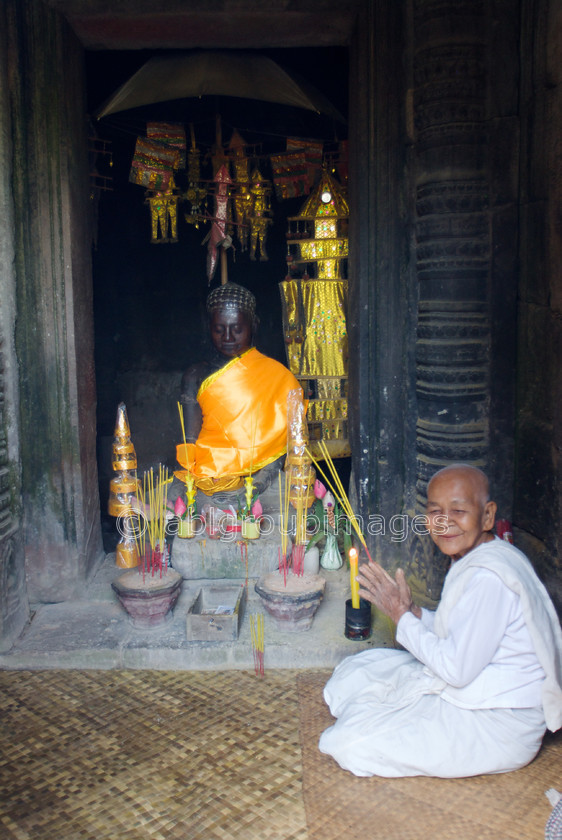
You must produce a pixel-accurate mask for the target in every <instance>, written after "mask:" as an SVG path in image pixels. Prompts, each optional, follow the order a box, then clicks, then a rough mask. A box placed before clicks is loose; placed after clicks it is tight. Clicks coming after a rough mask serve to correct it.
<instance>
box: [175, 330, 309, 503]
mask: <svg viewBox="0 0 562 840" xmlns="http://www.w3.org/2000/svg"><path fill="white" fill-rule="evenodd" d="M297 389H298V390H301V386H300V384H299V382H298V381H297V379H296V378H295V377H294V376H293V374H292V373H291V372H290V371H289V370H288V369H287V368H286V367H285V366H284V365H282V364H280V363H279V362H277V361H275V359H270V358H269V357H268V356H264V355H263V354H262V353H260V352H259V350H256V348H255V347H252V348H250V350H247V351H246V352H245V353H243V354H242V356H239V357H237V358H235V359H232V360H231V361H230V362H228V363H227V364H226V365H224V367H222V368H221V369H220V370H218V371H216V373H213V374H211V376H209V377H207V379H205V380H204V381H203V382H202V383H201V387H200V388H199V391H198V393H197V401H198V402H199V405H200V406H201V412H202V414H203V425H202V427H201V432H200V433H199V437H198V438H197V441H196V443H188V444H186V445H184V444H180V445H179V446H177V459H178V461H179V463H180V464H181V465H182V467H184V469H186V470H187V469H189V470H190V472H191V474H192V475H193V477H194V479H195V484H196V486H197V487H198V488H199V489H200V490H202V491H203V492H204V493H206V494H207V495H210V494H212V493H216V492H218V491H224V490H236V489H238V488H240V487H242V486H243V484H244V476H246V475H249V474H250V473H255V472H256V471H257V470H260V469H262V468H263V467H265V466H267V464H270V463H271V462H272V461H275V460H276V459H277V458H280V457H281V456H282V455H284V454H285V452H286V451H287V395H288V393H289V391H293V390H297ZM175 475H176V476H177V477H178V478H180V479H182V480H184V479H185V475H186V473H185V472H184V471H179V472H176V473H175Z"/></svg>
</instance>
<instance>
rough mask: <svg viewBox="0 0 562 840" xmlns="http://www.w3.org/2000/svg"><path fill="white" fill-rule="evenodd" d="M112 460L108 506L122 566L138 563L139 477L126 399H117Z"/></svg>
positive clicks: (118, 558)
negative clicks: (115, 520) (123, 400)
mask: <svg viewBox="0 0 562 840" xmlns="http://www.w3.org/2000/svg"><path fill="white" fill-rule="evenodd" d="M111 464H112V467H113V470H114V471H115V472H116V473H117V475H116V476H115V478H112V479H111V481H110V483H109V501H108V505H107V509H108V513H109V515H110V516H115V517H117V529H118V530H119V533H120V534H121V539H120V540H119V542H118V543H117V547H116V549H115V563H116V565H117V566H118V567H119V568H121V569H130V568H133V567H134V566H138V563H139V558H138V555H137V550H136V545H135V540H134V528H135V525H136V521H135V516H134V503H135V499H136V493H137V489H138V486H139V481H138V478H137V476H136V469H137V454H136V452H135V447H134V446H133V442H132V440H131V430H130V428H129V420H128V417H127V409H126V407H125V403H120V404H119V406H118V408H117V418H116V421H115V431H114V433H113V451H112V455H111Z"/></svg>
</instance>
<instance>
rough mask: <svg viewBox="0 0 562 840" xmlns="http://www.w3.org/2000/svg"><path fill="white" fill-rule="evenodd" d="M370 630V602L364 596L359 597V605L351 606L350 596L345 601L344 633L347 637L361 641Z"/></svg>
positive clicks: (366, 637) (367, 636) (369, 633)
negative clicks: (356, 606)
mask: <svg viewBox="0 0 562 840" xmlns="http://www.w3.org/2000/svg"><path fill="white" fill-rule="evenodd" d="M371 632H372V620H371V604H370V603H369V601H366V600H365V599H364V598H360V599H359V607H358V608H355V607H353V606H352V603H351V598H348V600H347V601H346V602H345V635H346V638H348V639H354V640H355V641H362V640H363V639H368V638H369V636H370V635H371Z"/></svg>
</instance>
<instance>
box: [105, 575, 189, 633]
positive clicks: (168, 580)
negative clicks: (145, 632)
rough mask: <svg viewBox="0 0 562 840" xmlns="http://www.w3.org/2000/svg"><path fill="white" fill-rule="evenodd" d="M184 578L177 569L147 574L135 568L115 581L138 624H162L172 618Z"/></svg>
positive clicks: (146, 627)
mask: <svg viewBox="0 0 562 840" xmlns="http://www.w3.org/2000/svg"><path fill="white" fill-rule="evenodd" d="M182 583H183V577H182V576H181V575H180V574H179V572H176V571H175V569H166V570H165V571H163V572H162V574H160V572H156V573H155V574H154V575H150V574H148V573H147V574H145V575H144V580H143V574H142V572H140V571H139V570H138V569H132V570H131V571H129V572H125V574H123V575H121V576H120V577H118V578H117V580H114V581H113V583H112V584H111V587H112V589H113V590H114V592H115V594H116V595H117V598H118V599H119V602H120V603H121V606H122V607H123V608H124V610H125V611H126V612H127V614H128V615H129V618H130V619H131V621H132V623H133V624H134V625H135V627H138V628H140V629H151V628H153V627H159V626H160V625H162V624H164V623H165V622H166V621H169V620H170V619H171V617H172V610H173V608H174V606H175V604H176V601H177V600H178V598H179V594H180V590H181V586H182Z"/></svg>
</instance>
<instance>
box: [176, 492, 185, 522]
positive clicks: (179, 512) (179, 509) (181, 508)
mask: <svg viewBox="0 0 562 840" xmlns="http://www.w3.org/2000/svg"><path fill="white" fill-rule="evenodd" d="M186 512H187V505H186V504H185V502H184V500H183V499H182V497H181V496H178V498H177V499H176V503H175V505H174V513H175V514H176V516H179V518H180V519H181V518H182V517H183V516H184V515H185V513H186Z"/></svg>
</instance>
